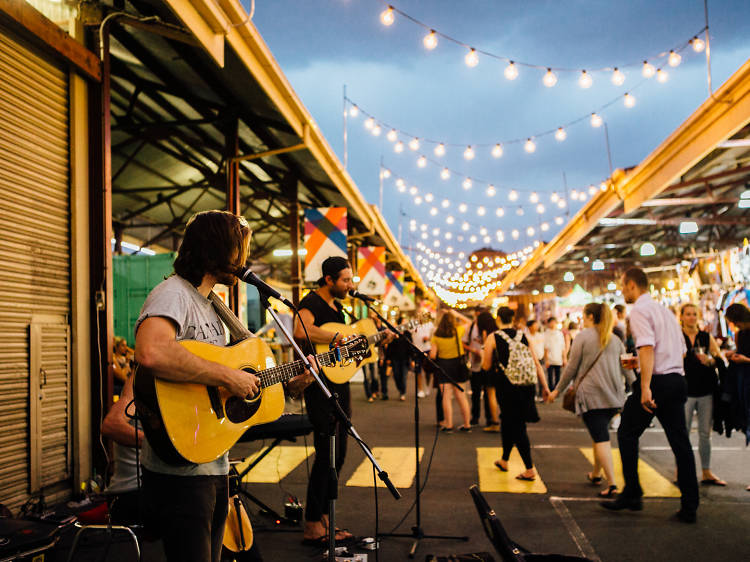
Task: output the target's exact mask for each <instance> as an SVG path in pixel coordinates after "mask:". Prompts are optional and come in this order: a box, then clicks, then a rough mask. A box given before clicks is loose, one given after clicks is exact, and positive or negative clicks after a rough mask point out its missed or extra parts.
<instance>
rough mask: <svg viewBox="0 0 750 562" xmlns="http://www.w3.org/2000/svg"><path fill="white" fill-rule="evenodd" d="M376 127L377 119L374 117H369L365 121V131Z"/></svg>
mask: <svg viewBox="0 0 750 562" xmlns="http://www.w3.org/2000/svg"><path fill="white" fill-rule="evenodd" d="M374 126H375V119H374V118H373V117H368V118H367V119H365V129H372V128H373V127H374Z"/></svg>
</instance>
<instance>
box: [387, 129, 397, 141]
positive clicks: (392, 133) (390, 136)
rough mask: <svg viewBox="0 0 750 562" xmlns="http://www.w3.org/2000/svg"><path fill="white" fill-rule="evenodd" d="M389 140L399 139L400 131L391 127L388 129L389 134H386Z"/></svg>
mask: <svg viewBox="0 0 750 562" xmlns="http://www.w3.org/2000/svg"><path fill="white" fill-rule="evenodd" d="M385 138H387V139H388V140H389V141H391V142H396V141H397V140H398V133H397V132H396V129H391V130H390V131H388V134H387V135H386V136H385Z"/></svg>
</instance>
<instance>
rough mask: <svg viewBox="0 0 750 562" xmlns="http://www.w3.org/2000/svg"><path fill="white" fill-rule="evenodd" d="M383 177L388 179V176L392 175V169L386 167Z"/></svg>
mask: <svg viewBox="0 0 750 562" xmlns="http://www.w3.org/2000/svg"><path fill="white" fill-rule="evenodd" d="M383 177H384V178H385V179H388V178H390V177H391V171H390V170H389V169H388V168H386V169H384V170H383Z"/></svg>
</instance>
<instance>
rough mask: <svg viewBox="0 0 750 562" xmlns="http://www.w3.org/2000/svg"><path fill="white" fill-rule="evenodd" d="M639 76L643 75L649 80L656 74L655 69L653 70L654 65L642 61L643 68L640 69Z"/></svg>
mask: <svg viewBox="0 0 750 562" xmlns="http://www.w3.org/2000/svg"><path fill="white" fill-rule="evenodd" d="M641 74H643V77H644V78H651V77H652V76H653V75H654V74H656V68H654V65H653V64H651V63H649V62H648V61H647V60H645V61H643V67H642V69H641Z"/></svg>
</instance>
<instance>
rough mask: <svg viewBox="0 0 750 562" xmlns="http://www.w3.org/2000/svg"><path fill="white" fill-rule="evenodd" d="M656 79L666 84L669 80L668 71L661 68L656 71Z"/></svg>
mask: <svg viewBox="0 0 750 562" xmlns="http://www.w3.org/2000/svg"><path fill="white" fill-rule="evenodd" d="M656 79H657V80H658V81H659V82H661V83H662V84H664V82H666V81H667V80H668V79H669V74H668V73H667V71H666V70H662V69H661V68H660V69H658V70H657V71H656Z"/></svg>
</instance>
